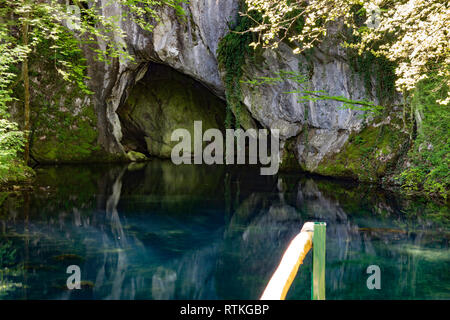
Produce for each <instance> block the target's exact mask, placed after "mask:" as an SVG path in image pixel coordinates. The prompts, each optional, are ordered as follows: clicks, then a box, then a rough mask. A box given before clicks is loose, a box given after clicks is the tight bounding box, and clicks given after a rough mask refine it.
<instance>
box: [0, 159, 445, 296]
mask: <svg viewBox="0 0 450 320" xmlns="http://www.w3.org/2000/svg"><path fill="white" fill-rule="evenodd" d="M37 173H38V175H37V186H36V187H35V188H34V189H33V190H30V191H20V192H10V193H0V299H258V298H259V296H260V295H261V293H262V291H263V290H264V287H265V285H266V284H267V282H268V280H269V279H270V277H271V275H272V273H273V271H274V270H275V268H276V266H277V264H278V263H279V260H280V258H281V256H282V254H283V252H284V250H285V249H286V247H287V245H288V244H289V242H290V240H291V239H292V238H293V237H294V236H295V235H296V234H297V233H298V232H299V230H300V228H301V227H302V225H303V223H304V222H306V221H325V222H327V243H326V250H327V254H326V260H327V264H326V295H327V299H450V272H449V271H450V250H449V239H450V223H449V210H448V207H446V206H439V205H436V204H433V203H427V202H423V201H420V200H406V199H402V198H400V197H399V196H398V195H395V194H392V193H389V192H386V191H382V190H378V189H376V188H374V187H371V186H367V185H362V184H354V183H350V182H343V181H336V180H330V179H324V178H317V177H315V178H314V177H309V176H305V175H300V174H279V175H278V176H276V177H262V176H260V175H259V169H258V168H253V167H225V166H220V167H214V166H178V167H177V166H174V165H173V164H171V163H170V162H165V161H156V160H155V161H152V162H150V163H148V164H139V165H136V164H134V165H130V166H93V165H91V166H60V167H41V168H38V169H37ZM311 260H312V259H311V253H310V254H308V256H307V258H306V260H305V262H304V264H303V265H302V266H301V267H300V269H299V273H298V274H297V277H296V279H295V281H294V283H293V286H292V287H291V289H290V291H289V293H288V296H287V299H310V295H311V293H310V287H311V285H310V283H311V273H310V272H311V265H312V261H311ZM70 265H77V266H79V267H80V270H81V280H82V289H81V290H68V289H67V286H66V280H67V278H68V277H69V276H70V274H67V273H66V269H67V267H68V266H70ZM370 265H378V266H379V267H380V269H381V289H380V290H376V289H375V290H369V289H368V288H367V285H366V281H367V278H368V277H369V274H367V273H366V270H367V267H368V266H370Z"/></svg>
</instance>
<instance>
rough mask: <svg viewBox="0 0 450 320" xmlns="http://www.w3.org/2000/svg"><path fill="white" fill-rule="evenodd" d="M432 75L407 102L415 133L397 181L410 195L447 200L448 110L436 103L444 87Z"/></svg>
mask: <svg viewBox="0 0 450 320" xmlns="http://www.w3.org/2000/svg"><path fill="white" fill-rule="evenodd" d="M443 84H445V82H444V81H443V79H442V77H439V76H437V75H436V74H433V75H430V76H429V78H427V79H424V80H422V81H421V82H419V83H418V85H417V88H416V89H415V91H414V93H413V97H412V100H411V105H412V110H413V111H414V113H415V115H416V126H417V133H416V137H415V140H414V143H413V146H412V148H411V149H410V151H409V153H408V159H409V161H410V166H409V167H408V168H406V169H405V170H404V171H403V172H401V173H400V174H399V175H398V177H397V179H398V180H399V181H400V182H401V183H402V186H403V188H404V189H405V190H406V191H407V192H408V193H410V194H415V193H418V192H420V191H422V190H423V191H425V192H426V193H427V194H428V195H430V196H438V197H442V198H444V199H447V197H448V192H449V191H448V190H449V185H450V175H449V169H448V168H449V167H450V156H449V155H450V136H449V134H448V133H449V132H450V106H448V105H447V106H446V105H441V104H438V103H437V102H436V100H439V99H443V98H445V97H446V95H447V92H448V87H447V86H446V85H443Z"/></svg>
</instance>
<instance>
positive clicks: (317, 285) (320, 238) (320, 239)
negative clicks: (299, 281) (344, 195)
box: [311, 222, 327, 300]
mask: <svg viewBox="0 0 450 320" xmlns="http://www.w3.org/2000/svg"><path fill="white" fill-rule="evenodd" d="M326 231H327V224H326V223H325V222H315V223H314V235H313V270H312V284H311V299H312V300H325V261H326V260H325V245H326Z"/></svg>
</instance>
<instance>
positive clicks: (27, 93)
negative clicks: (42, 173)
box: [22, 13, 31, 163]
mask: <svg viewBox="0 0 450 320" xmlns="http://www.w3.org/2000/svg"><path fill="white" fill-rule="evenodd" d="M28 18H29V14H28V13H26V15H25V19H27V20H28ZM27 20H25V21H24V23H23V25H22V42H23V45H25V46H27V45H28V21H27ZM22 78H23V89H24V130H25V149H24V160H25V163H28V162H29V160H30V128H31V123H30V75H29V73H28V58H27V57H25V59H24V60H23V62H22Z"/></svg>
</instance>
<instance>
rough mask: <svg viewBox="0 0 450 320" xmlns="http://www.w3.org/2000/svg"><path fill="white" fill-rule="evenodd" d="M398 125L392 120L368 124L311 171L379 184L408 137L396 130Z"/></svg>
mask: <svg viewBox="0 0 450 320" xmlns="http://www.w3.org/2000/svg"><path fill="white" fill-rule="evenodd" d="M396 122H397V123H396ZM398 122H400V119H399V118H394V120H392V121H391V123H390V124H380V125H378V126H376V125H371V126H368V127H366V128H364V129H363V130H362V131H361V132H360V133H353V134H351V135H350V137H349V139H348V141H347V142H346V144H345V145H344V147H343V148H342V150H341V151H340V152H339V153H336V154H334V155H333V156H332V157H330V158H326V159H324V160H323V161H322V162H321V163H320V164H319V166H318V167H317V169H316V170H315V171H316V172H317V173H320V174H322V175H326V176H333V177H343V178H352V179H357V180H360V181H368V182H379V181H380V179H381V178H382V177H383V176H384V175H386V174H387V173H388V172H389V171H390V170H392V169H393V168H394V167H395V165H396V161H397V159H398V157H399V156H400V154H401V152H402V150H403V146H404V144H405V143H406V142H407V141H408V135H407V134H406V133H404V132H403V131H401V130H399V129H398V127H396V126H397V125H398Z"/></svg>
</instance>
